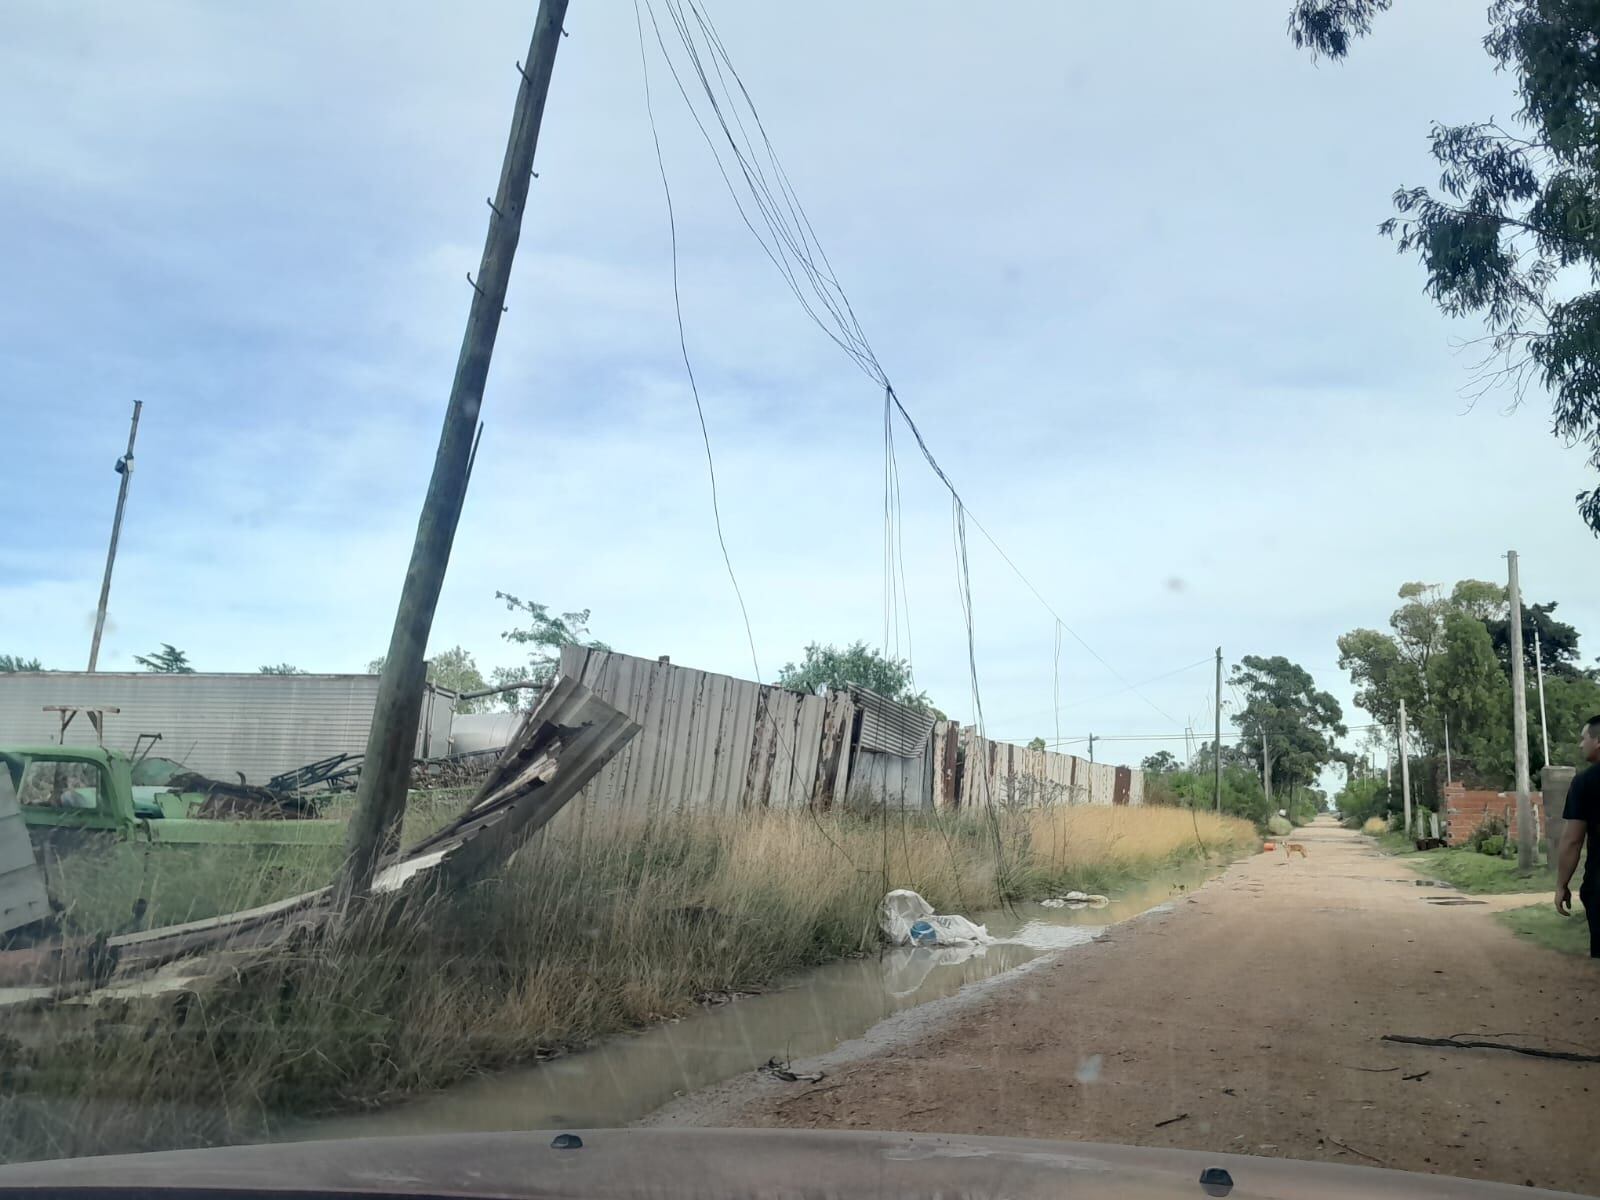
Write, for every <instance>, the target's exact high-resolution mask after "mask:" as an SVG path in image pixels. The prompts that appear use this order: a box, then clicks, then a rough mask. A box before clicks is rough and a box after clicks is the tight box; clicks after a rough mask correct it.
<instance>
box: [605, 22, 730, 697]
mask: <svg viewBox="0 0 1600 1200" xmlns="http://www.w3.org/2000/svg"><path fill="white" fill-rule="evenodd" d="M653 19H654V18H653V17H652V20H653ZM633 20H634V25H635V26H636V28H637V29H638V32H639V66H640V67H641V69H642V70H643V72H644V108H645V115H646V116H647V117H648V118H649V120H650V137H651V140H652V141H653V142H654V143H655V148H656V168H657V169H658V170H659V171H660V172H661V191H662V194H663V195H664V196H665V197H666V201H667V227H668V229H669V230H670V232H671V237H672V309H673V312H674V313H675V314H676V316H677V320H678V350H679V352H680V353H682V355H683V370H684V373H685V374H686V375H688V377H689V391H690V393H691V394H692V395H693V396H694V411H695V414H696V415H697V416H698V417H699V418H700V438H701V441H703V442H704V443H705V448H706V472H707V474H708V475H709V476H710V479H711V516H712V520H713V522H714V523H715V524H716V527H717V545H718V546H720V547H721V548H722V563H723V566H725V567H727V569H728V581H729V582H730V583H732V584H733V594H734V596H735V598H736V599H737V600H738V601H739V615H740V616H741V617H742V618H743V619H744V633H745V637H746V639H748V641H749V643H750V665H751V666H752V667H754V668H755V673H756V682H757V683H758V684H759V683H760V682H761V662H760V660H759V658H758V657H757V655H756V635H755V632H754V631H753V630H752V629H751V627H750V610H749V609H747V608H746V607H745V603H744V592H743V591H742V590H741V589H740V587H739V577H738V576H737V575H735V574H734V571H733V559H732V558H731V557H730V556H729V554H728V541H727V538H726V537H724V536H723V532H722V508H721V506H720V505H719V504H718V502H717V462H716V459H715V458H714V457H713V456H712V454H711V434H710V432H709V431H708V430H707V429H706V410H705V406H704V405H702V404H701V403H700V385H699V384H697V383H696V382H695V378H694V364H693V363H691V362H690V361H689V343H688V339H687V338H686V337H685V335H684V331H683V297H682V294H681V292H680V290H679V287H678V219H677V215H676V214H675V213H674V211H673V207H672V187H671V185H670V184H669V183H668V182H667V164H666V160H665V159H664V158H663V157H662V155H661V135H660V133H659V132H657V130H656V114H655V106H654V104H653V103H652V102H651V98H650V63H649V60H648V59H647V58H646V57H645V52H644V22H643V21H642V20H641V19H640V16H639V4H638V0H634V5H633Z"/></svg>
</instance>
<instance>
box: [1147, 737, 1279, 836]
mask: <svg viewBox="0 0 1600 1200" xmlns="http://www.w3.org/2000/svg"><path fill="white" fill-rule="evenodd" d="M1207 750H1209V745H1208V747H1207ZM1214 772H1215V768H1214V767H1213V766H1212V762H1211V756H1210V754H1209V753H1206V752H1203V753H1202V754H1197V755H1196V756H1195V761H1194V765H1193V766H1192V767H1185V768H1180V769H1178V770H1175V771H1168V772H1166V773H1164V774H1161V775H1157V776H1154V777H1153V778H1154V781H1155V787H1156V793H1155V797H1156V798H1155V799H1152V798H1151V790H1150V789H1151V780H1146V781H1145V802H1146V803H1147V804H1150V803H1156V804H1160V803H1167V804H1181V805H1183V806H1184V807H1186V808H1198V809H1200V810H1201V811H1215V803H1216V801H1215V790H1216V777H1215V773H1214ZM1222 812H1223V815H1224V816H1229V817H1243V818H1244V819H1245V820H1247V821H1251V822H1253V823H1254V824H1255V825H1256V826H1257V827H1258V828H1263V827H1265V825H1266V822H1267V816H1268V813H1267V796H1266V793H1265V792H1263V791H1262V790H1261V777H1260V776H1259V775H1257V774H1256V773H1255V770H1254V769H1253V768H1252V767H1251V766H1250V765H1249V764H1248V763H1240V762H1230V761H1229V759H1228V756H1227V754H1226V753H1224V755H1223V765H1222Z"/></svg>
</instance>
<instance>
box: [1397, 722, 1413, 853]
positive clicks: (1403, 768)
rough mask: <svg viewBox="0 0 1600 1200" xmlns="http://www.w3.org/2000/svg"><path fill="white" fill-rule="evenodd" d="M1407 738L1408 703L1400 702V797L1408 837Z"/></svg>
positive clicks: (1408, 780) (1409, 775)
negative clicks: (1403, 806)
mask: <svg viewBox="0 0 1600 1200" xmlns="http://www.w3.org/2000/svg"><path fill="white" fill-rule="evenodd" d="M1409 743H1410V739H1409V738H1408V737H1407V736H1406V702H1405V700H1404V699H1403V698H1402V699H1401V701H1400V795H1401V798H1402V801H1403V803H1404V805H1405V812H1406V836H1407V837H1410V836H1411V748H1410V745H1409Z"/></svg>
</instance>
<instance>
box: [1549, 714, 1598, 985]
mask: <svg viewBox="0 0 1600 1200" xmlns="http://www.w3.org/2000/svg"><path fill="white" fill-rule="evenodd" d="M1579 748H1580V749H1582V751H1583V758H1584V761H1585V762H1587V763H1589V766H1587V767H1585V768H1584V769H1583V770H1582V771H1579V772H1578V773H1577V775H1575V776H1574V777H1573V780H1572V787H1571V788H1570V789H1568V791H1567V807H1566V809H1565V810H1564V811H1563V812H1562V814H1561V815H1562V817H1564V818H1565V819H1566V824H1565V825H1563V826H1562V828H1561V844H1560V846H1559V847H1558V848H1557V851H1556V911H1557V912H1558V913H1560V914H1561V915H1562V916H1563V917H1565V916H1568V915H1570V914H1571V912H1572V889H1571V888H1570V887H1568V886H1567V885H1568V884H1570V883H1571V882H1572V876H1573V873H1574V872H1575V871H1577V869H1578V855H1579V854H1581V853H1582V852H1583V843H1584V839H1585V838H1587V839H1588V842H1589V855H1588V861H1587V862H1586V863H1585V864H1584V868H1583V884H1582V886H1580V887H1579V888H1578V899H1580V900H1582V901H1583V914H1584V916H1586V917H1588V918H1589V957H1590V958H1600V862H1596V861H1595V860H1596V857H1597V851H1600V716H1593V717H1590V718H1589V721H1588V723H1587V724H1586V725H1584V727H1583V741H1582V742H1580V743H1579Z"/></svg>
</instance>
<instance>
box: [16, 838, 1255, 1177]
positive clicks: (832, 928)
mask: <svg viewBox="0 0 1600 1200" xmlns="http://www.w3.org/2000/svg"><path fill="white" fill-rule="evenodd" d="M581 818H582V814H577V813H573V814H564V815H563V818H562V819H561V820H560V821H558V822H557V826H556V827H553V828H551V829H549V830H547V831H546V832H545V833H544V834H543V835H541V836H540V837H539V838H537V839H536V840H535V841H534V842H533V843H531V844H530V845H529V846H527V847H526V848H525V849H524V850H523V851H522V852H520V853H519V854H518V855H517V856H516V857H515V858H514V859H513V860H512V862H511V863H510V864H509V865H508V866H507V867H506V868H505V869H504V870H503V872H502V873H501V874H500V875H499V876H497V877H495V878H490V879H485V880H483V881H482V882H481V883H479V884H477V885H476V886H474V887H472V888H471V889H470V890H468V891H467V892H465V893H463V894H460V895H456V896H452V897H450V898H449V899H448V900H435V901H432V902H427V903H423V902H414V903H413V904H412V905H411V906H410V907H408V908H407V909H406V910H405V911H404V912H403V913H402V914H400V916H399V918H398V919H396V920H393V921H389V920H386V919H385V918H386V916H387V915H388V914H385V913H383V912H374V913H373V914H372V920H371V922H370V923H368V924H364V925H358V926H357V927H355V928H352V929H347V930H344V931H341V932H339V933H338V934H329V935H325V936H323V937H320V938H307V939H302V940H300V941H299V942H297V943H295V944H294V945H292V946H291V947H288V948H286V949H284V950H282V951H280V952H278V953H275V954H271V955H268V956H265V957H263V958H260V959H258V960H256V961H255V962H253V963H249V964H240V965H237V966H236V967H235V968H234V969H233V970H232V971H230V972H229V973H228V974H227V975H226V976H224V977H222V978H220V979H217V980H216V981H214V982H213V983H212V984H210V985H209V986H207V987H206V988H204V989H203V990H202V991H199V992H197V993H191V994H186V996H185V997H182V998H178V999H177V1000H176V1001H175V998H174V997H172V996H166V997H163V998H161V999H159V1000H152V1001H146V1002H140V1001H128V1002H116V1003H106V1004H102V1005H100V1006H98V1007H97V1009H96V1010H95V1011H94V1013H92V1014H86V1013H83V1012H81V1011H77V1012H74V1011H71V1010H66V1011H58V1012H57V1013H55V1014H51V1015H50V1017H49V1023H48V1024H46V1025H45V1026H44V1027H43V1028H42V1029H37V1028H36V1029H35V1031H34V1033H33V1035H32V1036H29V1037H26V1038H24V1037H23V1036H22V1033H21V1030H20V1028H19V1029H18V1030H16V1031H15V1033H13V1031H12V1030H9V1029H8V1030H7V1034H9V1035H12V1036H0V1161H16V1160H22V1159H27V1158H38V1157H58V1156H65V1155H77V1154H103V1153H116V1152H123V1151H134V1150H145V1149H155V1148H159V1147H174V1146H194V1145H206V1144H216V1143H222V1142H232V1141H239V1140H245V1139H251V1138H257V1137H261V1136H265V1135H266V1134H268V1133H269V1132H270V1131H271V1129H272V1128H273V1127H274V1126H275V1125H277V1124H279V1123H281V1122H283V1121H285V1120H288V1119H291V1118H295V1119H298V1118H302V1117H305V1116H308V1115H314V1114H316V1113H319V1112H328V1111H335V1110H340V1109H353V1108H362V1107H370V1106H374V1105H379V1104H383V1103H387V1102H390V1101H393V1100H396V1099H399V1098H401V1097H404V1096H406V1095H409V1094H413V1093H416V1092H420V1091H427V1090H431V1089H437V1088H441V1087H445V1086H448V1085H449V1084H451V1083H453V1082H455V1081H457V1080H459V1079H461V1078H463V1077H465V1076H467V1075H470V1074H472V1073H474V1072H478V1071H482V1070H484V1069H488V1068H492V1067H498V1066H504V1065H507V1064H510V1063H514V1062H518V1061H525V1060H528V1059H530V1058H534V1057H537V1056H539V1055H540V1054H541V1053H544V1052H547V1051H551V1050H558V1049H564V1048H572V1047H577V1046H581V1045H584V1044H586V1043H588V1042H591V1041H592V1040H594V1039H596V1038H600V1037H604V1036H606V1035H608V1034H613V1033H616V1032H618V1031H621V1030H625V1029H629V1028H636V1027H639V1026H641V1025H644V1024H647V1023H650V1022H654V1021H658V1020H662V1019H665V1018H670V1017H675V1016H679V1015H681V1014H683V1013H685V1012H687V1011H688V1010H690V1009H691V1008H692V1007H693V1004H694V997H695V996H696V995H697V994H699V993H701V992H705V991H713V990H741V989H744V988H747V987H749V986H751V985H759V984H762V983H765V982H769V981H771V980H773V979H776V978H778V977H781V976H783V975H786V974H789V973H792V972H794V971H796V970H799V969H802V968H805V967H808V966H811V965H814V964H818V963H823V962H827V961H830V960H833V959H836V958H838V957H840V956H841V955H844V954H847V953H850V952H853V951H856V950H860V949H865V948H870V947H872V946H874V945H875V944H876V942H877V928H876V926H877V920H876V918H877V907H878V903H879V901H880V900H881V898H882V896H883V893H884V891H885V890H886V888H887V887H910V888H914V889H915V890H917V891H919V892H921V893H922V894H923V896H925V897H926V898H927V900H928V901H929V902H930V903H931V904H933V905H934V907H935V908H936V909H937V910H938V911H940V912H966V913H974V912H981V911H982V910H984V909H989V908H993V907H995V906H997V905H998V904H999V903H1000V902H1001V900H1002V899H1005V898H1025V897H1036V896H1043V895H1046V894H1050V893H1052V892H1057V891H1059V890H1063V889H1065V888H1071V887H1079V888H1083V889H1084V890H1091V889H1092V888H1094V887H1095V886H1096V885H1100V884H1103V882H1104V881H1106V880H1110V879H1129V878H1135V877H1145V878H1148V877H1151V876H1154V875H1158V874H1160V873H1161V872H1162V871H1164V870H1166V869H1168V868H1169V867H1170V866H1172V865H1174V864H1177V863H1180V862H1183V861H1184V860H1186V859H1194V858H1196V857H1198V856H1199V853H1200V844H1201V843H1202V842H1203V843H1204V845H1205V846H1206V847H1208V848H1209V849H1210V851H1212V852H1213V853H1218V854H1220V855H1221V856H1223V857H1225V858H1231V857H1236V856H1238V855H1240V854H1243V853H1247V852H1249V851H1251V850H1254V849H1255V848H1256V846H1257V845H1258V842H1257V839H1256V836H1255V831H1254V828H1253V827H1252V826H1251V825H1250V824H1249V823H1248V822H1246V821H1242V820H1238V819H1235V818H1221V817H1217V816H1215V815H1214V814H1209V813H1190V812H1188V811H1187V810H1183V809H1173V808H1158V807H1149V808H1143V807H1141V808H1113V807H1110V806H1107V807H1103V808H1102V807H1095V808H1089V807H1077V808H1064V809H1052V810H1046V811H1038V812H1019V813H1002V814H997V816H996V818H995V819H994V821H990V820H988V819H984V818H983V817H981V816H978V815H974V816H970V817H958V816H953V815H952V816H948V817H944V818H942V819H940V820H937V821H935V820H932V819H929V818H922V817H915V816H907V817H906V818H905V819H904V820H902V819H901V818H900V817H899V816H898V815H896V816H894V817H891V818H890V820H889V821H888V822H884V821H882V820H879V819H875V818H868V817H863V816H859V815H857V816H850V815H843V814H841V815H830V816H813V815H812V814H810V813H789V812H768V813H760V814H750V815H745V816H733V817H717V818H711V817H681V816H679V817H671V818H658V819H656V820H653V821H650V822H644V823H629V824H620V823H617V822H615V821H613V822H603V821H595V820H593V819H592V818H590V819H589V820H587V821H585V820H584V819H581ZM424 819H429V818H426V817H425V818H424ZM996 835H998V843H999V849H998V852H997V846H996V842H997V836H996Z"/></svg>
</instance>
